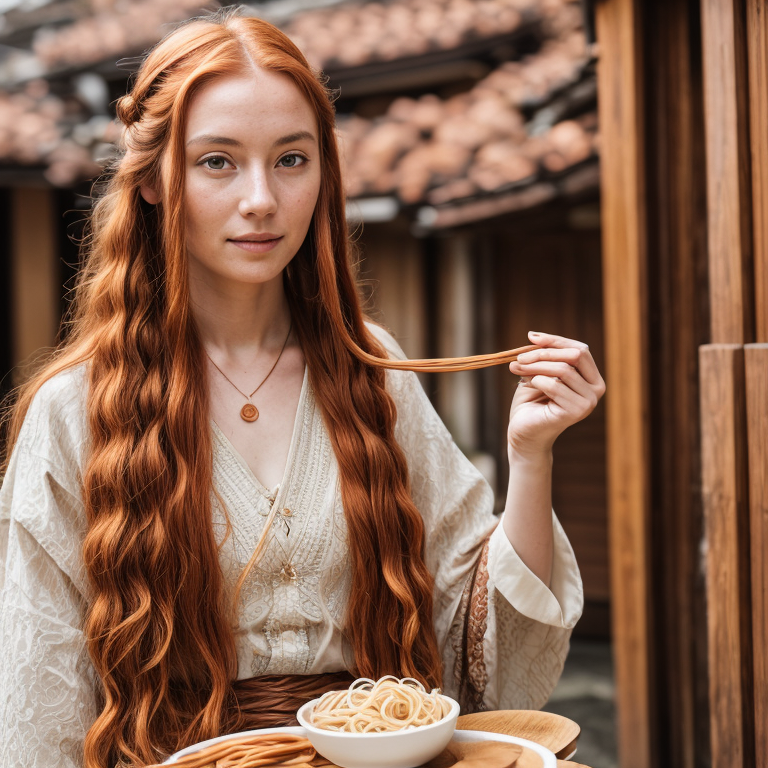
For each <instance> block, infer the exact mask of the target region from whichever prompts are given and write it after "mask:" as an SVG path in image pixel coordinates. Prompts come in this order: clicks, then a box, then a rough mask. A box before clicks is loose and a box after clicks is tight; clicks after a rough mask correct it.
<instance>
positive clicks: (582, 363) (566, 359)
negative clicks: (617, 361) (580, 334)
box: [510, 332, 605, 397]
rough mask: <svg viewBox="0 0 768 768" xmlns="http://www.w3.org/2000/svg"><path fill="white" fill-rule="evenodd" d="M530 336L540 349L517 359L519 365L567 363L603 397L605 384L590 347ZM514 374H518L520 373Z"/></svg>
mask: <svg viewBox="0 0 768 768" xmlns="http://www.w3.org/2000/svg"><path fill="white" fill-rule="evenodd" d="M529 336H530V338H531V340H532V341H534V342H535V343H536V344H538V345H539V349H536V350H533V351H532V352H524V353H523V354H521V355H520V356H519V357H518V358H517V361H518V363H522V364H524V365H526V364H529V363H535V362H545V361H546V362H562V363H567V364H568V365H570V366H572V367H573V368H575V369H576V370H577V371H579V373H581V375H582V376H583V377H584V379H585V380H586V381H587V382H589V384H591V385H593V386H595V387H596V388H597V395H598V397H601V396H602V395H603V393H604V392H605V382H604V381H603V377H602V376H601V375H600V371H599V370H598V369H597V365H595V360H594V358H593V357H592V354H591V353H590V351H589V347H588V346H587V345H586V344H585V343H584V342H582V341H576V340H575V339H567V338H565V337H564V336H555V335H554V334H548V333H534V332H531V333H530V334H529ZM511 369H512V368H511V366H510V370H511ZM514 372H515V373H518V371H514Z"/></svg>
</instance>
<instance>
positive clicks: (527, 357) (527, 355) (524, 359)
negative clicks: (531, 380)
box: [517, 352, 531, 363]
mask: <svg viewBox="0 0 768 768" xmlns="http://www.w3.org/2000/svg"><path fill="white" fill-rule="evenodd" d="M530 359H531V354H530V352H523V354H521V355H518V356H517V362H518V363H527V362H528V361H529V360H530Z"/></svg>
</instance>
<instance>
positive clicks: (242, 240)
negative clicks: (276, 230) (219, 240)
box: [229, 232, 283, 253]
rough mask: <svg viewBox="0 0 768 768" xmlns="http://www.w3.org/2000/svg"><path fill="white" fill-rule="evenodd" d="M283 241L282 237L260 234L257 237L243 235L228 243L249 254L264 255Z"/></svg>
mask: <svg viewBox="0 0 768 768" xmlns="http://www.w3.org/2000/svg"><path fill="white" fill-rule="evenodd" d="M282 239H283V236H282V235H273V234H272V233H271V232H262V233H260V234H257V235H243V236H241V237H233V238H230V240H229V242H230V243H232V244H233V245H235V246H237V247H238V248H240V249H242V250H244V251H248V252H249V253H266V252H267V251H271V250H272V249H273V248H275V247H276V246H277V244H278V243H279V242H280V241H281V240H282Z"/></svg>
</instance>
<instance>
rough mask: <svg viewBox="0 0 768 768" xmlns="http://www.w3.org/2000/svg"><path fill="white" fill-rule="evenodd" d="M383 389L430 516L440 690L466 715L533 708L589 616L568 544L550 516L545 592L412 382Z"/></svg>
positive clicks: (417, 495) (390, 345)
mask: <svg viewBox="0 0 768 768" xmlns="http://www.w3.org/2000/svg"><path fill="white" fill-rule="evenodd" d="M370 329H371V330H372V331H373V332H374V334H375V335H376V336H377V338H378V339H379V340H380V341H381V342H382V343H383V344H384V346H385V347H386V348H387V351H388V352H389V354H390V356H391V357H397V358H401V359H404V357H405V356H404V354H403V353H402V350H401V349H400V347H399V346H398V345H397V344H396V342H395V341H394V340H393V339H392V337H391V336H389V334H387V333H386V332H384V331H382V330H381V329H380V328H378V327H375V326H370ZM387 389H388V391H389V392H390V394H391V395H392V397H393V398H394V400H395V404H396V406H397V426H396V430H395V435H396V438H397V441H398V443H399V444H400V445H401V447H402V448H403V450H404V451H405V454H406V457H407V460H408V466H409V471H410V478H411V492H412V495H413V500H414V502H415V504H416V506H417V507H418V509H419V510H420V512H421V514H422V516H423V518H424V524H425V529H426V560H427V566H428V568H429V569H430V571H431V572H432V574H433V575H434V578H435V603H434V618H435V629H436V631H437V637H438V642H439V643H440V646H441V649H442V654H443V662H444V689H445V691H446V693H448V695H452V696H454V697H455V698H458V699H459V700H460V701H461V703H462V707H463V710H464V711H469V710H481V709H534V708H535V709H537V708H539V707H541V706H542V705H543V704H544V703H545V702H546V700H547V698H548V697H549V694H550V693H551V691H552V689H553V688H554V686H555V684H556V683H557V680H558V678H559V677H560V673H561V671H562V667H563V663H564V662H565V657H566V655H567V653H568V645H569V638H570V634H571V631H572V629H573V626H574V625H575V624H576V621H577V620H578V618H579V617H580V615H581V611H582V608H583V593H582V586H581V578H580V575H579V570H578V567H577V565H576V560H575V557H574V555H573V550H572V549H571V546H570V544H569V542H568V539H567V538H566V536H565V533H564V532H563V529H562V527H561V526H560V523H559V522H558V520H557V518H556V517H555V515H554V512H553V515H552V524H553V526H554V542H555V552H554V563H553V569H552V579H551V585H550V587H549V588H548V587H547V586H546V585H545V584H544V583H543V582H542V581H541V580H540V579H539V578H538V577H537V576H536V575H535V574H534V573H533V572H532V571H530V570H529V569H528V568H527V566H526V565H525V564H524V563H523V561H522V560H521V559H520V557H519V556H518V554H517V553H516V552H515V550H514V548H513V547H512V545H511V543H510V542H509V539H508V538H507V536H506V534H505V533H504V530H503V528H502V527H501V526H500V525H498V523H499V518H498V517H497V516H495V515H494V514H493V507H494V497H493V492H492V491H491V489H490V487H489V486H488V484H487V482H486V481H485V479H484V478H483V477H482V475H481V474H480V472H479V471H478V470H477V469H476V468H475V466H474V465H473V464H472V463H471V462H470V461H469V460H468V459H467V458H466V457H465V456H464V454H463V453H462V452H461V451H460V450H459V448H458V447H457V446H456V444H455V443H454V441H453V439H452V437H451V435H450V433H449V431H448V429H447V428H446V427H445V425H444V424H443V422H442V421H441V419H440V417H439V416H438V415H437V413H436V412H435V410H434V408H433V407H432V404H431V403H430V401H429V398H428V397H427V396H426V394H425V393H424V390H423V389H422V387H421V385H420V383H419V381H418V378H417V377H416V375H415V374H414V373H411V372H407V371H387ZM499 428H500V429H503V428H504V425H499Z"/></svg>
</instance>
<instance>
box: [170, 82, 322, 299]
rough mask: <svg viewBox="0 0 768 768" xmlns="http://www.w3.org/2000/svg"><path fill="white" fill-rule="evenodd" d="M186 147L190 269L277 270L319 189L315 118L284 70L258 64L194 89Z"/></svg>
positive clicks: (208, 276)
mask: <svg viewBox="0 0 768 768" xmlns="http://www.w3.org/2000/svg"><path fill="white" fill-rule="evenodd" d="M185 147H186V186H185V197H186V201H185V220H186V238H187V253H188V258H189V267H190V277H191V278H192V279H198V280H204V281H206V282H213V283H216V284H219V285H220V284H221V283H222V282H225V283H229V282H236V283H250V284H255V283H265V282H269V281H270V280H273V279H275V278H276V277H278V276H279V275H280V274H281V273H282V271H283V269H284V268H285V267H286V265H287V264H288V263H289V262H290V261H291V259H292V258H293V257H294V255H295V254H296V251H297V250H298V249H299V246H300V245H301V244H302V242H303V241H304V237H305V236H306V234H307V230H308V229H309V224H310V221H311V219H312V213H313V211H314V209H315V203H316V202H317V196H318V192H319V189H320V153H319V145H318V130H317V121H316V119H315V115H314V112H313V110H312V108H311V107H310V105H309V102H308V101H307V100H306V98H305V97H304V96H303V95H302V93H301V92H300V91H299V89H298V87H297V86H296V85H295V84H294V83H293V81H292V80H291V79H290V78H289V77H288V76H287V75H283V74H280V73H276V72H269V71H267V70H263V69H258V70H256V71H255V72H252V71H249V72H248V73H246V74H242V75H233V76H227V77H222V78H219V79H216V80H213V81H212V82H210V83H208V84H207V85H205V86H204V87H203V88H202V89H201V90H200V91H198V93H196V94H195V95H194V97H193V98H192V100H191V103H190V107H189V115H188V121H187V129H186V136H185Z"/></svg>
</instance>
